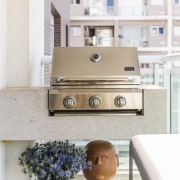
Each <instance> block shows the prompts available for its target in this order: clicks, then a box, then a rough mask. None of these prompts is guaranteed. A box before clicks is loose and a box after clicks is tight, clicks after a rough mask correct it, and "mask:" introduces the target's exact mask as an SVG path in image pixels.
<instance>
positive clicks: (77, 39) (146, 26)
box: [70, 0, 180, 55]
mask: <svg viewBox="0 0 180 180" xmlns="http://www.w3.org/2000/svg"><path fill="white" fill-rule="evenodd" d="M70 17H71V19H70V20H71V42H70V46H117V47H118V46H137V47H138V50H139V52H140V54H142V55H143V54H145V55H146V54H148V55H157V54H160V55H162V54H170V53H175V52H179V51H180V47H179V46H180V33H179V32H180V1H179V0H156V1H155V0H129V1H123V0H100V1H98V2H97V1H95V0H79V1H75V0H72V1H71V14H70Z"/></svg>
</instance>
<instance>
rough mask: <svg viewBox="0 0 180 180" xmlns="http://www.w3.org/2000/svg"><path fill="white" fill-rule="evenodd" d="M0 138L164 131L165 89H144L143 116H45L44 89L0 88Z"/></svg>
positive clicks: (85, 136) (120, 135)
mask: <svg viewBox="0 0 180 180" xmlns="http://www.w3.org/2000/svg"><path fill="white" fill-rule="evenodd" d="M0 99H1V101H0V114H1V117H0V126H1V131H0V139H1V140H3V139H10V140H35V139H97V138H98V139H130V138H131V137H132V136H133V135H136V134H154V133H166V132H167V128H166V127H167V119H166V118H167V115H166V111H167V107H166V103H167V102H166V90H165V89H144V115H143V116H134V115H133V116H132V115H131V116H127V115H114V116H96V115H91V116H60V117H50V116H48V90H47V89H26V88H25V89H7V90H0Z"/></svg>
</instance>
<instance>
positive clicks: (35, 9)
mask: <svg viewBox="0 0 180 180" xmlns="http://www.w3.org/2000/svg"><path fill="white" fill-rule="evenodd" d="M7 2H8V3H7V9H8V10H7V17H8V18H7V20H8V31H7V32H8V51H7V54H8V58H7V59H8V60H7V63H8V72H7V73H8V87H29V86H41V85H42V84H41V81H42V79H41V58H42V57H43V55H44V0H38V1H36V0H8V1H7Z"/></svg>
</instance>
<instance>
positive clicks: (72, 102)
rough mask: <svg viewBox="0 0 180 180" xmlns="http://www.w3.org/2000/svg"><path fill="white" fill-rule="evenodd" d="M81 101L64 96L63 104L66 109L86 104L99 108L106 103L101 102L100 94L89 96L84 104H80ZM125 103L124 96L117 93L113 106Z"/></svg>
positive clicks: (87, 106)
mask: <svg viewBox="0 0 180 180" xmlns="http://www.w3.org/2000/svg"><path fill="white" fill-rule="evenodd" d="M112 100H113V99H112ZM81 103H82V102H79V103H78V102H77V100H76V99H75V98H74V97H73V96H66V97H65V98H64V99H63V105H64V107H65V108H67V109H72V108H78V107H82V106H86V108H88V109H89V108H97V109H98V108H100V106H102V107H105V106H107V104H106V103H105V102H104V103H105V104H103V101H102V99H101V97H100V96H96V95H95V96H90V97H89V103H88V104H87V105H86V102H85V103H84V104H81ZM125 105H126V98H125V97H123V96H121V95H118V96H116V97H115V98H114V106H115V107H117V108H122V107H124V106H125Z"/></svg>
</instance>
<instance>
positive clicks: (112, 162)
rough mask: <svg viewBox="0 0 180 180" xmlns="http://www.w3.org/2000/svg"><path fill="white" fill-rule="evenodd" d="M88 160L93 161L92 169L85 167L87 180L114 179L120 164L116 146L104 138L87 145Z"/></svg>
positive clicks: (84, 172)
mask: <svg viewBox="0 0 180 180" xmlns="http://www.w3.org/2000/svg"><path fill="white" fill-rule="evenodd" d="M86 148H87V160H90V161H91V162H92V170H88V169H84V170H83V174H84V177H85V178H86V179H87V180H112V178H113V177H114V176H115V175H116V170H117V167H118V166H119V158H118V155H117V154H116V151H115V148H114V146H113V145H112V144H111V143H110V142H108V141H104V140H95V141H91V142H89V143H88V144H87V145H86Z"/></svg>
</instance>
